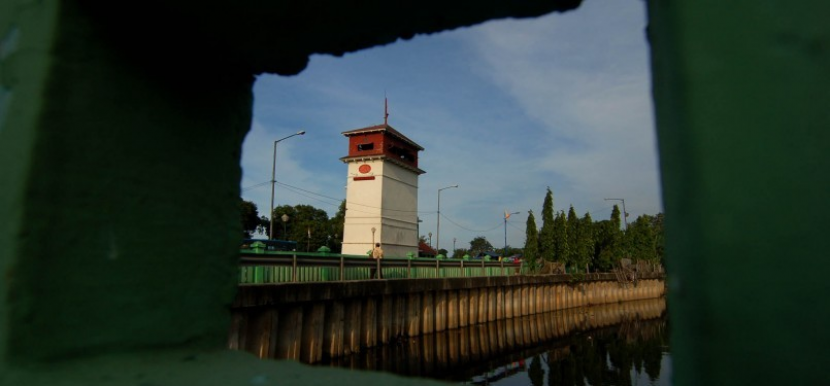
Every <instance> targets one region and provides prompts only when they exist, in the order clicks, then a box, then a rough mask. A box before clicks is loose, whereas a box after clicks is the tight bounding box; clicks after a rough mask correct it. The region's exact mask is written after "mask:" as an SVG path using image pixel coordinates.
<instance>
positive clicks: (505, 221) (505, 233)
mask: <svg viewBox="0 0 830 386" xmlns="http://www.w3.org/2000/svg"><path fill="white" fill-rule="evenodd" d="M513 214H519V212H513V213H507V211H506V210H505V211H504V250H502V251H501V253H502V255H505V254H507V219H508V218H510V215H513ZM502 257H507V256H502Z"/></svg>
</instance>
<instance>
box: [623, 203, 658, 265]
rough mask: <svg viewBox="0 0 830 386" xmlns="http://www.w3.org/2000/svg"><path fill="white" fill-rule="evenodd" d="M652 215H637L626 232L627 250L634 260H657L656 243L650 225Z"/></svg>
mask: <svg viewBox="0 0 830 386" xmlns="http://www.w3.org/2000/svg"><path fill="white" fill-rule="evenodd" d="M653 219H654V218H653V217H652V216H649V215H647V214H644V215H641V216H639V217H637V220H635V221H634V223H633V224H631V226H630V227H629V229H628V231H627V232H626V239H628V242H627V244H628V250H629V252H630V253H631V257H632V258H634V259H636V260H645V261H647V262H649V263H656V262H657V243H656V241H657V240H656V238H655V236H654V228H653V227H652V222H653Z"/></svg>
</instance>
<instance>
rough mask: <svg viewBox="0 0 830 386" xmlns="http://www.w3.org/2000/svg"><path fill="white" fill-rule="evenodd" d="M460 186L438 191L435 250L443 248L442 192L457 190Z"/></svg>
mask: <svg viewBox="0 0 830 386" xmlns="http://www.w3.org/2000/svg"><path fill="white" fill-rule="evenodd" d="M457 187H458V185H450V186H447V187H443V188H441V189H438V223H437V224H436V227H435V250H436V251H437V250H438V249H440V248H441V191H442V190H445V189H451V188H457Z"/></svg>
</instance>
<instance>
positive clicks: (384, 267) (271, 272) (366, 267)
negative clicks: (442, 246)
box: [239, 249, 526, 284]
mask: <svg viewBox="0 0 830 386" xmlns="http://www.w3.org/2000/svg"><path fill="white" fill-rule="evenodd" d="M373 268H374V269H379V271H380V275H379V276H380V277H379V278H380V279H424V278H447V277H474V276H507V275H516V274H522V273H525V272H524V271H526V267H525V266H524V265H523V264H515V263H512V262H504V261H486V260H460V259H447V260H440V259H424V258H412V259H409V258H396V257H384V258H383V259H380V260H374V259H371V258H369V257H368V256H366V255H362V256H361V255H341V254H336V253H324V252H275V251H268V252H263V251H255V250H252V249H245V250H242V251H240V267H239V283H240V284H263V283H296V282H320V281H346V280H371V272H372V269H373ZM377 276H378V275H376V279H378V277H377Z"/></svg>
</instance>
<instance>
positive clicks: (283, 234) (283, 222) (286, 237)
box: [272, 213, 290, 240]
mask: <svg viewBox="0 0 830 386" xmlns="http://www.w3.org/2000/svg"><path fill="white" fill-rule="evenodd" d="M280 218H281V219H282V238H283V240H288V233H286V231H285V224H286V223H288V219H290V217H288V215H287V214H285V213H283V214H282V217H280ZM272 219H273V218H272ZM272 238H273V237H272Z"/></svg>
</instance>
